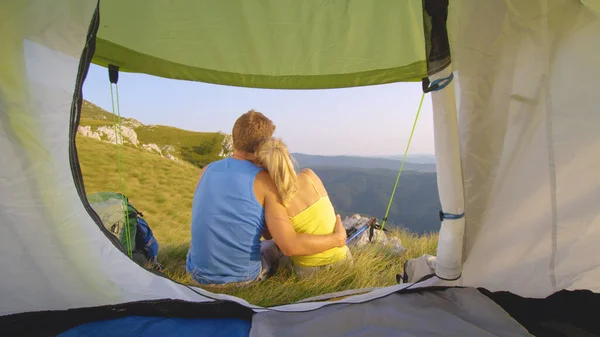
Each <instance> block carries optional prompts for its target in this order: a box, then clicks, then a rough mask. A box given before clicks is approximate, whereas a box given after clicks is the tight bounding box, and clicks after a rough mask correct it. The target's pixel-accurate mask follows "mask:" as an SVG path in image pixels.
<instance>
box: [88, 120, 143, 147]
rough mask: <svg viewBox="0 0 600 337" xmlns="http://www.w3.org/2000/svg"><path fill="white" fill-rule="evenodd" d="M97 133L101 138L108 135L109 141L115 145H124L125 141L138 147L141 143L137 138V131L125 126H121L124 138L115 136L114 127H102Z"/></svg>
mask: <svg viewBox="0 0 600 337" xmlns="http://www.w3.org/2000/svg"><path fill="white" fill-rule="evenodd" d="M97 131H98V133H100V135H101V136H103V135H106V137H107V138H108V141H109V142H111V143H113V144H123V141H124V140H125V141H127V142H129V143H131V144H133V145H135V146H138V144H139V143H140V142H139V140H138V138H137V133H135V131H134V130H133V129H132V128H130V127H127V126H124V125H121V136H122V137H117V135H116V134H115V128H114V127H112V126H111V127H109V126H101V127H99V128H98V129H97ZM117 138H118V139H117Z"/></svg>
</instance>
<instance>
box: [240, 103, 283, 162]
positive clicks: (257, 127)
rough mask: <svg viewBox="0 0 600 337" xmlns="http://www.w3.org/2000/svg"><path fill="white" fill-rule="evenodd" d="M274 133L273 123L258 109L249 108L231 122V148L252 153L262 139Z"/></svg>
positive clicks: (268, 137)
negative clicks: (233, 122)
mask: <svg viewBox="0 0 600 337" xmlns="http://www.w3.org/2000/svg"><path fill="white" fill-rule="evenodd" d="M273 133H275V124H273V122H272V121H271V120H270V119H268V118H267V117H266V116H265V115H263V114H262V113H260V112H258V111H254V110H250V111H248V112H246V113H245V114H243V115H241V116H240V117H239V118H238V119H237V120H236V121H235V124H233V132H232V133H231V136H232V138H233V148H234V149H236V150H238V151H244V152H247V153H254V152H256V150H258V146H259V145H260V143H261V142H262V141H263V140H266V139H270V138H271V137H273Z"/></svg>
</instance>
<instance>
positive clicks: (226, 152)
mask: <svg viewBox="0 0 600 337" xmlns="http://www.w3.org/2000/svg"><path fill="white" fill-rule="evenodd" d="M219 134H220V135H222V136H223V141H222V142H221V153H219V156H220V157H221V158H225V157H229V156H231V155H232V154H233V138H232V137H231V135H230V134H227V133H223V132H219Z"/></svg>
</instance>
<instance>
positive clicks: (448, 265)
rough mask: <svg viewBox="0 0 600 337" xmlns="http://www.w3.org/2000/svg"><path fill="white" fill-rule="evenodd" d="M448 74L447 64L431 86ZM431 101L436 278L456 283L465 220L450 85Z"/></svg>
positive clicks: (456, 121) (432, 93) (452, 92)
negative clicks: (436, 216) (437, 222)
mask: <svg viewBox="0 0 600 337" xmlns="http://www.w3.org/2000/svg"><path fill="white" fill-rule="evenodd" d="M451 74H452V65H451V64H450V65H449V66H448V67H446V68H445V69H444V70H442V71H440V72H438V73H436V74H434V75H432V76H430V79H431V80H432V82H433V81H435V80H438V79H443V78H447V77H448V76H450V75H451ZM431 100H432V106H433V127H434V139H435V154H436V156H435V157H436V167H437V183H438V192H439V197H440V202H441V205H442V210H441V212H440V221H441V227H440V232H439V239H438V249H437V258H436V275H437V276H438V277H439V278H441V279H444V280H457V279H458V278H460V276H461V269H462V250H463V237H464V232H465V217H464V190H463V178H462V166H461V157H460V144H459V137H458V116H457V112H456V111H457V109H456V98H455V95H454V81H451V82H450V83H449V84H448V85H447V86H446V87H445V88H443V89H441V90H435V91H432V92H431Z"/></svg>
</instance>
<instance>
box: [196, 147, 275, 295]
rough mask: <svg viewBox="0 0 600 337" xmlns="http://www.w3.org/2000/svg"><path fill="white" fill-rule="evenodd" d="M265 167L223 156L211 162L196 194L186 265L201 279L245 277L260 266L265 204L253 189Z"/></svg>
mask: <svg viewBox="0 0 600 337" xmlns="http://www.w3.org/2000/svg"><path fill="white" fill-rule="evenodd" d="M260 171H261V168H259V167H258V166H256V165H254V164H253V163H251V162H249V161H247V160H238V159H234V158H225V159H222V160H219V161H216V162H213V163H211V164H210V165H208V167H207V168H206V170H205V171H204V174H203V175H202V178H201V179H200V182H199V183H198V186H197V187H196V192H195V193H194V201H193V204H192V244H191V247H190V249H189V252H188V256H187V270H188V272H189V273H191V274H192V275H193V277H194V279H195V280H196V281H198V282H200V283H203V284H221V283H230V282H244V281H249V280H253V279H255V278H256V277H257V276H258V274H259V272H260V269H261V258H260V237H261V232H262V230H263V229H264V226H265V213H264V208H263V207H262V205H261V204H260V203H259V202H258V200H257V199H256V196H255V194H254V180H255V178H256V175H257V174H258V173H259V172H260Z"/></svg>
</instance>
